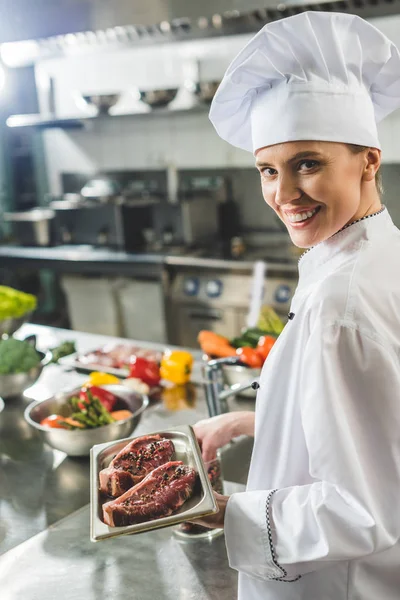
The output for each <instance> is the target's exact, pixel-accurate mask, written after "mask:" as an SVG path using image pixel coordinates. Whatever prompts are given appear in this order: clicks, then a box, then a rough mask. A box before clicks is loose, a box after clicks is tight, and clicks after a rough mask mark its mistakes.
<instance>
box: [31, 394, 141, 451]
mask: <svg viewBox="0 0 400 600" xmlns="http://www.w3.org/2000/svg"><path fill="white" fill-rule="evenodd" d="M103 387H104V388H106V389H108V390H109V391H110V392H112V393H113V394H115V395H116V396H118V398H119V399H120V401H121V402H120V405H119V407H118V404H117V406H116V410H118V409H119V408H126V409H128V410H130V411H132V416H131V417H130V418H129V419H124V420H123V421H116V422H115V423H110V425H104V426H103V427H96V428H95V429H83V430H78V429H74V430H68V429H55V428H54V429H52V428H50V427H44V426H43V425H40V421H42V419H45V418H46V417H48V416H50V415H52V414H58V415H62V416H64V417H67V416H69V415H70V414H71V412H72V409H71V407H70V406H69V404H68V403H67V400H68V398H70V397H71V396H75V395H77V394H79V391H80V388H77V389H74V390H70V391H69V392H63V393H60V394H58V395H57V396H54V397H53V398H49V399H48V400H44V401H42V402H36V401H35V402H32V403H31V404H30V405H29V406H28V407H27V408H26V410H25V413H24V416H25V419H26V420H27V422H28V423H29V424H30V425H31V426H32V427H34V428H35V429H37V430H38V431H39V432H40V434H41V436H42V438H43V440H44V441H45V442H46V443H47V444H49V446H52V447H53V448H56V450H61V451H62V452H65V453H66V454H68V455H69V456H88V455H89V453H90V449H91V448H92V446H94V445H96V444H104V443H105V442H112V441H114V440H118V439H120V438H121V437H126V436H128V435H130V434H131V433H132V432H133V431H134V429H135V427H136V426H137V425H138V423H139V421H140V418H141V415H142V412H143V411H144V410H145V408H146V407H147V406H148V404H149V399H148V397H147V396H145V395H141V394H137V393H136V392H133V391H131V390H129V389H127V388H126V387H124V386H121V385H107V386H103Z"/></svg>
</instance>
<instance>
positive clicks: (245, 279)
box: [166, 259, 298, 348]
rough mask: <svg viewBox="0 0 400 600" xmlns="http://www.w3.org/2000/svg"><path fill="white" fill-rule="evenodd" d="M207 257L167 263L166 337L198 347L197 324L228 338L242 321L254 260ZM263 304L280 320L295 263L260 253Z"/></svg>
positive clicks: (291, 290) (287, 301) (292, 284)
mask: <svg viewBox="0 0 400 600" xmlns="http://www.w3.org/2000/svg"><path fill="white" fill-rule="evenodd" d="M219 262H220V264H219V265H218V261H214V260H210V261H207V259H201V260H199V263H198V265H196V263H195V261H193V265H192V266H189V265H188V264H186V265H185V264H178V263H177V264H173V265H172V264H170V265H169V266H168V268H169V272H170V280H171V285H170V290H169V294H168V300H167V310H166V315H167V327H168V341H169V343H171V344H175V345H177V346H188V347H190V348H198V342H197V336H198V333H199V331H200V330H201V329H209V330H211V331H215V332H216V333H218V334H220V335H223V336H225V337H227V338H229V339H231V338H234V337H236V336H238V335H239V334H240V331H241V330H242V329H243V328H244V327H245V325H246V317H247V314H248V310H249V305H250V298H251V284H252V269H253V265H254V262H252V263H249V262H246V263H243V267H241V265H240V263H238V262H237V261H234V262H233V261H232V263H233V266H234V268H233V267H232V268H230V263H229V262H228V261H226V262H225V265H224V264H223V263H222V261H219ZM221 263H222V264H221ZM266 263H267V275H266V278H265V279H264V284H265V285H264V291H263V300H262V303H263V304H267V305H269V306H272V307H273V308H274V310H275V311H276V312H277V314H278V315H279V316H280V317H281V318H282V320H284V321H285V322H286V320H287V313H288V312H289V308H290V301H291V298H292V296H293V294H294V291H295V289H296V286H297V277H298V275H297V265H296V263H293V264H283V265H282V267H281V265H279V264H276V263H275V264H273V263H270V262H269V261H268V260H267V259H266Z"/></svg>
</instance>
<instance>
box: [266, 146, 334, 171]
mask: <svg viewBox="0 0 400 600" xmlns="http://www.w3.org/2000/svg"><path fill="white" fill-rule="evenodd" d="M321 156H322V155H321V154H320V153H319V152H316V151H314V150H307V151H304V152H298V153H297V154H295V155H294V156H292V157H291V158H289V159H288V160H287V163H292V162H295V161H297V160H301V159H302V158H321ZM256 167H262V168H265V167H273V165H272V164H271V163H268V162H264V161H256Z"/></svg>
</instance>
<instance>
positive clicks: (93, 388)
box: [78, 385, 118, 412]
mask: <svg viewBox="0 0 400 600" xmlns="http://www.w3.org/2000/svg"><path fill="white" fill-rule="evenodd" d="M88 391H89V392H90V394H91V395H92V396H93V397H96V398H97V399H98V400H100V402H101V403H102V405H103V406H104V408H105V409H106V410H108V412H111V411H112V410H113V408H114V406H115V405H116V403H117V400H118V398H117V397H116V396H115V395H114V394H112V393H111V392H109V391H108V390H105V389H104V388H102V387H99V386H97V385H89V386H84V387H83V388H82V389H81V391H80V393H79V399H80V402H79V403H78V407H79V408H80V409H81V410H83V409H84V408H86V406H87V405H89V404H90V398H89V396H88Z"/></svg>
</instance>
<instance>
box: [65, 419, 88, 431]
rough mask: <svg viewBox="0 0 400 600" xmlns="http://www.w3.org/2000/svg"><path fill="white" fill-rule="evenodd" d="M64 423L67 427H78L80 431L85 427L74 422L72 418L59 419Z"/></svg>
mask: <svg viewBox="0 0 400 600" xmlns="http://www.w3.org/2000/svg"><path fill="white" fill-rule="evenodd" d="M61 418H62V420H63V422H64V423H67V424H68V425H72V427H79V428H80V429H85V426H84V425H83V423H80V422H79V421H75V419H73V418H72V417H61Z"/></svg>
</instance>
